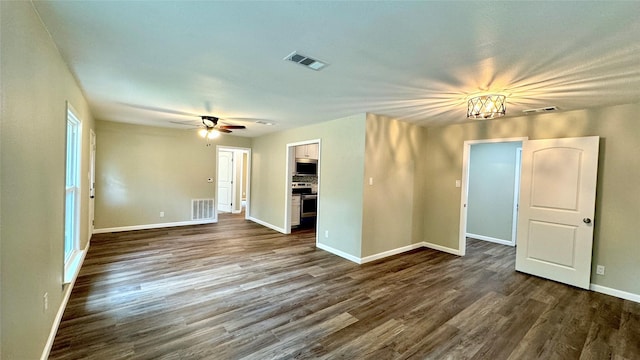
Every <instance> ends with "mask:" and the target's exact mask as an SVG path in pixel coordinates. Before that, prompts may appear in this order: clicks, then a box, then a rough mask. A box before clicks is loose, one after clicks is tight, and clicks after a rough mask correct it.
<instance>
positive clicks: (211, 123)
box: [200, 116, 246, 133]
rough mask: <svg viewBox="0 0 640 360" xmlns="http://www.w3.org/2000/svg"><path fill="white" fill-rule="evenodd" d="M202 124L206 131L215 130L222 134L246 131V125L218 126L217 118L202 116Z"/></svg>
mask: <svg viewBox="0 0 640 360" xmlns="http://www.w3.org/2000/svg"><path fill="white" fill-rule="evenodd" d="M200 118H201V119H202V124H203V125H204V126H205V128H206V130H215V131H218V132H221V133H230V132H232V131H231V130H239V129H246V126H244V125H218V120H220V119H219V118H217V117H215V116H201V117H200Z"/></svg>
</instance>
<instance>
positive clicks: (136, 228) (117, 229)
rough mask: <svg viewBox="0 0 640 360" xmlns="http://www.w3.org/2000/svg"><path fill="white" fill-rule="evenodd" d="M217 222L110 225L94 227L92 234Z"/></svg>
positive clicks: (211, 220) (196, 221) (215, 220)
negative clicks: (100, 227) (107, 226)
mask: <svg viewBox="0 0 640 360" xmlns="http://www.w3.org/2000/svg"><path fill="white" fill-rule="evenodd" d="M217 222H218V220H217V219H207V220H188V221H177V222H171V223H160V224H145V225H133V226H120V227H112V228H102V229H94V230H93V233H94V234H102V233H110V232H121V231H133V230H149V229H161V228H166V227H176V226H188V225H203V224H213V223H217Z"/></svg>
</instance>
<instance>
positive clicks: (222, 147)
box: [213, 145, 251, 222]
mask: <svg viewBox="0 0 640 360" xmlns="http://www.w3.org/2000/svg"><path fill="white" fill-rule="evenodd" d="M220 151H231V152H233V153H234V159H235V155H236V154H237V153H246V154H247V204H246V207H245V211H244V218H245V219H249V218H250V217H251V211H250V209H251V148H247V147H237V146H225V145H216V177H215V181H214V182H213V183H214V196H215V201H214V202H213V203H214V212H213V213H214V217H215V218H214V222H217V221H218V155H219V153H220ZM235 168H236V166H235V164H234V166H233V169H234V170H233V171H234V172H235ZM234 178H235V176H234ZM234 185H235V184H234ZM241 185H242V184H241ZM235 188H236V186H233V187H232V192H233V195H232V196H233V197H234V198H235V195H236V194H235ZM232 210H233V209H232Z"/></svg>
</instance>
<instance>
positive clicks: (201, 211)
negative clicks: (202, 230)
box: [191, 199, 214, 220]
mask: <svg viewBox="0 0 640 360" xmlns="http://www.w3.org/2000/svg"><path fill="white" fill-rule="evenodd" d="M213 211H214V204H213V199H191V220H204V219H213V217H214V213H213Z"/></svg>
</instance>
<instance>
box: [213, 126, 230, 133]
mask: <svg viewBox="0 0 640 360" xmlns="http://www.w3.org/2000/svg"><path fill="white" fill-rule="evenodd" d="M213 129H214V130H216V131H218V132H221V133H225V134H228V133H230V132H231V130H227V129H223V128H221V127H215V128H213Z"/></svg>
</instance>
